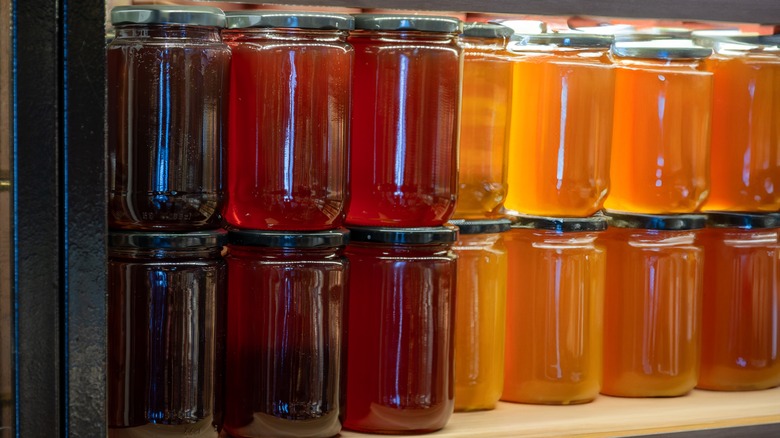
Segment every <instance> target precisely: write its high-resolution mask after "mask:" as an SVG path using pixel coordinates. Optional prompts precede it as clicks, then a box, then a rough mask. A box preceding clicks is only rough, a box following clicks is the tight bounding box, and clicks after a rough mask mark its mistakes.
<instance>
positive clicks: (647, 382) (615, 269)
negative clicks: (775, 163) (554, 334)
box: [602, 40, 712, 397]
mask: <svg viewBox="0 0 780 438" xmlns="http://www.w3.org/2000/svg"><path fill="white" fill-rule="evenodd" d="M711 53H712V51H711V50H710V49H707V48H703V47H700V46H696V45H694V44H693V43H692V42H691V41H690V40H655V41H634V42H618V43H615V44H614V45H613V47H612V57H613V59H614V61H615V64H616V65H617V67H618V68H617V70H616V80H615V118H614V123H613V135H612V159H611V166H610V179H611V187H612V189H611V190H610V193H609V196H608V197H607V200H606V202H605V207H606V208H607V211H608V215H609V216H610V217H611V218H612V223H611V226H612V230H611V231H609V232H607V233H606V234H605V235H604V238H603V243H604V245H605V246H606V248H607V271H608V272H609V273H610V274H609V277H608V280H607V289H606V298H605V308H604V324H605V326H604V366H605V368H604V380H603V387H602V392H603V393H605V394H610V395H618V396H625V397H659V396H663V397H670V396H681V395H684V394H686V393H688V392H689V391H691V390H692V389H693V388H694V386H695V385H696V380H697V377H698V370H699V354H700V342H701V340H700V337H701V334H700V333H701V332H700V330H701V312H702V308H701V306H702V300H701V296H702V288H703V283H702V272H703V258H702V250H701V247H700V246H699V244H698V243H697V241H696V235H697V234H698V232H699V230H700V229H701V228H703V226H704V217H703V216H701V215H696V214H694V213H696V212H697V211H699V210H700V209H701V207H702V205H703V204H704V202H705V200H706V199H707V196H708V194H709V191H710V168H709V165H710V154H709V151H710V119H711V103H712V74H711V73H708V72H706V71H702V68H701V67H702V62H703V61H704V60H706V59H707V57H709V56H710V55H711Z"/></svg>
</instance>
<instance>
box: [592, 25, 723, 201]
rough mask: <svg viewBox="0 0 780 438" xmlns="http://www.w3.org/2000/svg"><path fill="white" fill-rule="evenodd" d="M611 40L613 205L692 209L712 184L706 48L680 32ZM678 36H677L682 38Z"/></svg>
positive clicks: (611, 171)
mask: <svg viewBox="0 0 780 438" xmlns="http://www.w3.org/2000/svg"><path fill="white" fill-rule="evenodd" d="M674 41H677V42H676V43H672V42H671V41H641V42H620V43H615V45H614V46H613V48H612V57H613V59H614V60H615V63H616V65H617V66H618V67H619V68H618V69H617V70H616V73H615V120H614V124H613V130H612V132H613V134H612V158H611V166H610V180H611V189H610V193H609V196H608V197H607V200H606V201H605V203H604V206H605V207H606V208H607V209H610V210H613V211H624V212H631V213H648V214H668V213H693V212H695V211H697V210H698V209H699V208H700V207H701V206H702V205H703V204H704V201H705V200H706V199H707V195H708V194H709V190H710V167H709V166H710V158H709V157H710V153H709V151H710V114H711V111H712V73H709V72H706V71H702V70H701V61H703V60H704V59H706V58H707V57H708V56H709V55H710V54H711V53H712V50H711V49H707V48H703V47H698V46H694V45H693V44H692V43H690V42H685V41H683V40H674ZM680 41H682V42H680Z"/></svg>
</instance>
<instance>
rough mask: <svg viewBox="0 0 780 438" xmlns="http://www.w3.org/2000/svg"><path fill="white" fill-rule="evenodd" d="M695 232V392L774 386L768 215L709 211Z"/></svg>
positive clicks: (777, 379) (774, 257)
mask: <svg viewBox="0 0 780 438" xmlns="http://www.w3.org/2000/svg"><path fill="white" fill-rule="evenodd" d="M707 219H708V221H707V222H708V228H707V229H705V230H704V231H702V232H701V233H700V234H699V238H698V239H699V243H700V244H701V246H702V247H703V248H704V305H703V309H704V310H703V315H702V329H701V332H702V350H701V371H700V374H699V383H698V387H699V388H704V389H714V390H722V391H745V390H754V389H766V388H772V387H774V386H778V385H780V357H779V356H778V355H780V292H779V289H778V284H777V283H778V260H780V259H779V258H778V247H777V240H778V239H777V237H778V228H779V227H780V218H779V217H778V216H777V215H774V214H771V215H770V214H761V215H759V214H746V213H732V214H729V213H712V214H709V215H708V217H707Z"/></svg>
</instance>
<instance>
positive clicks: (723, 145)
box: [697, 37, 780, 212]
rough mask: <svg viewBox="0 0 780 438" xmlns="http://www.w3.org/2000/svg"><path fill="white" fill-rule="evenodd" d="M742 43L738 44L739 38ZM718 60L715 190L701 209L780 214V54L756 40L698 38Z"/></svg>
mask: <svg viewBox="0 0 780 438" xmlns="http://www.w3.org/2000/svg"><path fill="white" fill-rule="evenodd" d="M737 38H738V39H737ZM697 42H701V44H706V45H708V46H712V47H713V48H714V50H715V54H714V56H712V57H711V58H708V59H707V60H706V61H705V62H704V68H705V69H706V70H707V71H709V72H712V73H713V102H712V131H711V132H712V142H711V149H710V155H711V162H710V172H711V178H712V181H711V186H710V196H709V198H708V199H707V202H706V203H705V204H704V207H703V210H708V211H725V210H728V211H764V212H771V211H777V210H778V209H780V151H778V149H780V136H778V134H777V123H778V120H780V105H778V104H777V103H778V102H780V49H778V47H777V46H776V45H764V44H760V42H759V38H758V37H733V38H728V39H720V40H718V39H715V38H700V39H697Z"/></svg>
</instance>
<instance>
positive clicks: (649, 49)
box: [612, 40, 712, 60]
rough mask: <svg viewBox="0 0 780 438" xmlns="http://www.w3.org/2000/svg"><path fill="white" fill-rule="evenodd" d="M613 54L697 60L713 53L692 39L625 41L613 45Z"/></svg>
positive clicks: (637, 57) (618, 55)
mask: <svg viewBox="0 0 780 438" xmlns="http://www.w3.org/2000/svg"><path fill="white" fill-rule="evenodd" d="M612 54H613V55H614V56H617V57H618V58H635V59H664V60H675V59H680V60H685V59H687V60H696V59H704V58H707V57H708V56H710V55H712V49H710V48H707V47H701V46H697V45H695V44H694V43H693V41H691V40H654V41H623V42H616V43H615V44H613V45H612Z"/></svg>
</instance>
